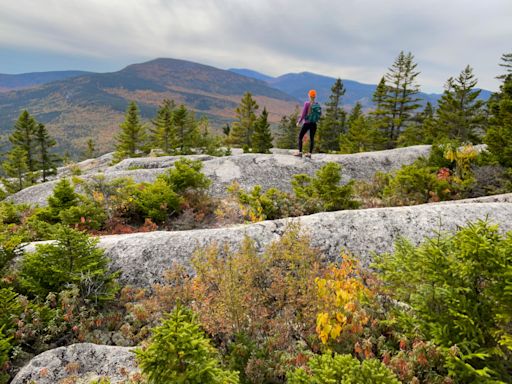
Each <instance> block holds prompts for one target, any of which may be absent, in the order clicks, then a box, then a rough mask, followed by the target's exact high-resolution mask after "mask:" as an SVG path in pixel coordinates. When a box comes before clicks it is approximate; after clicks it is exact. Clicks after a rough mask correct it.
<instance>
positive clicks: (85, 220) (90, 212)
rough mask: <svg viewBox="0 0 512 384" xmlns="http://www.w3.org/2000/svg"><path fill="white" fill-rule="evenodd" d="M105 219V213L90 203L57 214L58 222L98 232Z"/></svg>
mask: <svg viewBox="0 0 512 384" xmlns="http://www.w3.org/2000/svg"><path fill="white" fill-rule="evenodd" d="M106 219H107V215H106V214H105V211H103V209H102V208H101V207H100V206H98V205H97V204H95V203H94V202H92V201H86V202H85V203H82V204H80V205H77V206H73V207H70V208H68V209H64V210H62V211H60V213H59V221H60V222H61V223H62V224H64V225H68V226H71V227H73V226H74V227H77V228H82V229H93V230H100V229H101V228H102V227H103V226H104V225H105V221H106Z"/></svg>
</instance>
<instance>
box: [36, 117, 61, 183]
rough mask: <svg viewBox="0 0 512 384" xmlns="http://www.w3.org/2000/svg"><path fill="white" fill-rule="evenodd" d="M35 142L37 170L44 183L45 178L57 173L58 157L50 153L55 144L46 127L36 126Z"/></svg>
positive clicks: (42, 125)
mask: <svg viewBox="0 0 512 384" xmlns="http://www.w3.org/2000/svg"><path fill="white" fill-rule="evenodd" d="M35 141H36V145H37V148H36V152H37V157H38V159H37V161H38V167H37V168H38V170H40V171H41V175H42V177H43V183H44V182H45V181H46V177H47V176H49V175H55V174H56V173H57V169H56V165H55V162H56V161H57V160H58V157H57V156H56V155H54V154H52V153H50V148H51V147H53V146H55V145H56V144H57V142H56V141H55V140H54V139H53V138H52V137H50V135H49V134H48V131H47V130H46V127H45V126H44V124H41V123H39V124H38V125H37V132H36V137H35Z"/></svg>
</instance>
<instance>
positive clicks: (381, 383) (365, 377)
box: [287, 354, 400, 384]
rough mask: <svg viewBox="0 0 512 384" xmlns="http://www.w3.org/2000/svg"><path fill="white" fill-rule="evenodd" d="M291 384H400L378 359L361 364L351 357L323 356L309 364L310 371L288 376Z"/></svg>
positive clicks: (293, 373) (296, 371) (300, 371)
mask: <svg viewBox="0 0 512 384" xmlns="http://www.w3.org/2000/svg"><path fill="white" fill-rule="evenodd" d="M287 378H288V383H289V384H327V383H332V384H337V383H340V384H351V383H372V384H400V381H398V379H397V377H396V376H395V375H394V374H393V372H392V371H390V370H389V369H388V368H387V367H386V366H385V365H384V364H382V363H381V362H380V361H378V360H376V359H369V360H365V361H363V362H362V363H360V362H359V361H358V360H357V359H355V358H353V357H352V356H350V355H337V354H335V355H334V356H332V355H331V354H323V355H320V356H315V357H313V358H312V359H311V360H309V362H308V369H307V370H306V369H304V368H297V369H296V370H294V371H291V372H290V373H289V374H288V375H287Z"/></svg>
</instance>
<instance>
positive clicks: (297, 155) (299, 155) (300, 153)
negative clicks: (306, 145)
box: [293, 152, 302, 157]
mask: <svg viewBox="0 0 512 384" xmlns="http://www.w3.org/2000/svg"><path fill="white" fill-rule="evenodd" d="M293 156H295V157H302V152H296V153H294V154H293Z"/></svg>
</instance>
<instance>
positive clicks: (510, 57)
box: [496, 53, 512, 81]
mask: <svg viewBox="0 0 512 384" xmlns="http://www.w3.org/2000/svg"><path fill="white" fill-rule="evenodd" d="M501 61H502V62H501V63H500V64H499V65H500V67H503V68H505V73H504V74H502V75H499V76H496V78H497V79H500V80H503V81H505V79H506V78H507V76H508V75H510V74H512V53H504V54H503V55H501Z"/></svg>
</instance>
